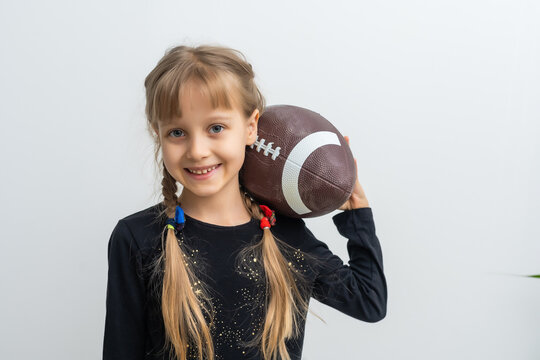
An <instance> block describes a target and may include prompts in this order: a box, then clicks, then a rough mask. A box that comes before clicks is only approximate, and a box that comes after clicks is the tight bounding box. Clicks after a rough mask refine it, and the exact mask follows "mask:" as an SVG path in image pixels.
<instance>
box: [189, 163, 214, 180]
mask: <svg viewBox="0 0 540 360" xmlns="http://www.w3.org/2000/svg"><path fill="white" fill-rule="evenodd" d="M220 166H221V164H217V165H212V166H208V167H196V168H184V170H185V171H186V172H187V173H188V174H189V175H190V176H191V177H193V178H195V179H199V180H200V179H207V178H209V177H210V176H212V174H214V173H215V172H216V170H217V169H218V168H219V167H220Z"/></svg>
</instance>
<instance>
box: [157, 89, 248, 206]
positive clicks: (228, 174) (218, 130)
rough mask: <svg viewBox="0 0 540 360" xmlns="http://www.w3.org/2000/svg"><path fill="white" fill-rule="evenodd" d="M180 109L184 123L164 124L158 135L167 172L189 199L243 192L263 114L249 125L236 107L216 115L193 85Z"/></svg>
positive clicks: (219, 111)
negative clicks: (242, 177) (243, 174)
mask: <svg viewBox="0 0 540 360" xmlns="http://www.w3.org/2000/svg"><path fill="white" fill-rule="evenodd" d="M180 106H181V109H182V117H181V118H175V119H173V121H172V122H171V123H170V124H167V125H162V124H160V126H159V130H158V131H157V133H158V136H159V138H160V141H161V147H162V154H163V162H164V164H165V167H166V168H167V170H168V171H169V173H170V174H171V175H172V176H173V178H175V179H176V180H177V181H178V182H180V183H181V184H182V185H183V186H184V190H183V192H186V191H187V192H189V193H191V194H189V195H193V196H195V197H210V196H212V195H215V194H220V193H221V194H223V192H226V191H236V192H237V191H238V189H239V179H238V172H239V171H240V169H241V167H242V165H243V163H244V158H245V150H246V149H245V147H246V145H251V144H253V143H254V142H255V140H256V138H257V122H258V116H259V111H258V110H255V111H254V112H253V114H252V115H251V116H250V118H249V119H246V118H245V116H244V115H243V113H242V112H241V111H240V109H239V108H238V107H236V106H235V107H234V108H233V109H232V110H227V109H222V108H217V109H212V108H211V104H210V101H209V99H207V98H206V97H205V96H204V95H203V94H201V92H200V91H199V88H198V86H197V85H196V84H193V83H192V85H191V86H188V87H186V88H185V91H184V93H183V95H182V97H181V98H180ZM190 170H191V171H190ZM194 172H196V173H194Z"/></svg>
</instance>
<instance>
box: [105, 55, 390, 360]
mask: <svg viewBox="0 0 540 360" xmlns="http://www.w3.org/2000/svg"><path fill="white" fill-rule="evenodd" d="M145 88H146V101H147V103H146V116H147V118H148V129H149V131H150V133H151V134H152V136H153V138H154V140H155V144H156V151H155V160H156V161H157V162H158V163H159V165H160V168H162V171H163V180H162V182H161V184H162V193H163V201H161V202H160V203H158V204H156V205H154V206H151V207H149V208H147V209H144V210H142V211H139V212H136V213H134V214H132V215H129V216H127V217H125V218H123V219H121V220H119V221H118V223H117V225H116V227H115V228H114V230H113V232H112V235H111V237H110V240H109V244H108V262H109V269H108V283H107V299H106V308H107V310H106V317H105V335H104V347H103V358H104V359H105V360H112V359H121V360H138V359H169V358H176V359H181V360H186V359H200V360H202V359H221V360H238V359H272V360H275V359H287V360H290V359H300V357H301V353H302V345H303V336H304V328H305V320H306V315H307V311H308V304H309V300H310V298H311V297H313V298H315V299H317V300H318V301H320V302H322V303H324V304H327V305H329V306H331V307H333V308H335V309H337V310H339V311H341V312H343V313H345V314H348V315H350V316H352V317H354V318H357V319H359V320H363V321H367V322H376V321H379V320H381V319H383V318H384V317H385V315H386V301H387V288H386V279H385V276H384V272H383V259H382V252H381V247H380V243H379V240H378V238H377V236H376V235H375V224H374V221H373V214H372V210H371V208H370V207H369V204H368V202H367V199H366V197H365V194H364V192H363V189H362V187H361V186H360V183H359V182H358V180H357V182H356V185H355V188H354V191H353V194H352V195H351V197H350V199H349V200H348V201H347V202H346V203H345V204H343V206H341V207H340V210H343V211H342V212H340V213H339V214H337V215H335V216H334V217H333V218H332V219H333V222H334V223H335V225H336V227H337V230H338V232H339V233H340V234H341V235H343V236H345V237H346V238H348V243H347V250H348V253H349V256H350V260H349V265H344V263H343V261H342V260H341V259H340V258H339V257H338V256H336V255H334V254H332V252H330V250H329V249H328V246H327V245H326V244H325V243H324V242H322V241H319V240H318V239H316V238H315V236H314V235H313V234H312V233H311V232H310V230H309V229H308V228H307V227H306V225H305V223H304V221H303V220H302V219H297V218H289V217H286V216H283V215H280V214H279V213H278V214H274V213H273V211H272V209H269V208H268V207H267V206H265V205H264V204H259V203H257V201H256V200H255V199H253V198H252V197H251V195H250V194H249V193H248V192H247V191H246V190H245V189H244V188H243V186H242V185H241V184H240V183H239V175H238V173H239V171H240V169H241V167H242V164H243V161H244V156H245V149H246V146H249V145H251V144H253V143H254V142H255V140H256V138H257V123H258V119H259V116H260V115H261V114H262V113H263V111H264V108H265V100H264V98H263V96H262V95H261V93H260V91H259V89H258V88H257V86H256V85H255V83H254V73H253V69H252V67H251V65H250V64H249V63H248V62H247V61H246V59H245V57H244V56H243V55H242V54H241V53H240V52H238V51H236V50H233V49H229V48H225V47H220V46H198V47H195V48H192V47H187V46H178V47H175V48H172V49H170V50H168V51H167V52H166V54H165V56H164V57H163V58H162V59H161V60H160V61H159V62H158V64H157V66H156V67H155V68H154V69H153V70H152V71H151V72H150V74H148V76H147V77H146V80H145ZM347 141H349V140H348V138H347ZM160 155H161V159H159V157H160ZM177 183H180V184H182V191H181V193H180V194H179V195H178V188H177Z"/></svg>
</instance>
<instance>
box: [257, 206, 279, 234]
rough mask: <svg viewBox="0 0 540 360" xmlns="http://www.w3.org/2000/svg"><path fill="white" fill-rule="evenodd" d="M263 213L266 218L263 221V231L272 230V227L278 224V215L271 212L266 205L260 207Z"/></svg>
mask: <svg viewBox="0 0 540 360" xmlns="http://www.w3.org/2000/svg"><path fill="white" fill-rule="evenodd" d="M259 207H260V208H261V210H262V212H263V213H264V215H265V216H264V217H263V218H262V219H261V229H263V230H264V229H270V227H271V226H273V225H274V224H275V223H276V213H275V211H273V210H271V209H270V208H269V207H268V206H265V205H259Z"/></svg>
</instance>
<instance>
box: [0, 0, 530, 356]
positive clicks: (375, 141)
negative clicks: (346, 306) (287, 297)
mask: <svg viewBox="0 0 540 360" xmlns="http://www.w3.org/2000/svg"><path fill="white" fill-rule="evenodd" d="M538 19H540V5H539V3H538V2H537V1H533V0H529V1H525V0H517V1H516V0H506V1H486V0H484V1H482V0H467V1H464V0H457V1H398V0H390V1H382V2H356V3H355V2H351V1H331V2H330V1H326V2H322V1H319V2H313V1H282V0H278V1H267V2H260V1H190V2H187V1H185V2H180V1H140V0H137V1H117V2H111V1H99V0H94V1H85V2H74V1H67V0H66V1H59V0H50V1H20V2H18V1H3V2H2V3H1V5H0V46H1V56H0V99H1V106H0V119H1V122H0V124H1V125H0V126H1V132H0V134H1V135H0V136H1V139H0V146H1V151H0V154H1V156H2V159H1V161H2V171H1V173H2V175H1V186H0V192H1V199H2V206H1V219H2V236H1V239H2V241H1V244H2V246H1V250H0V264H1V275H0V276H1V279H2V281H1V284H2V296H1V299H0V305H1V306H0V314H1V320H0V331H1V334H0V336H1V338H2V346H1V347H0V358H2V359H34V358H39V359H98V358H100V357H101V351H102V341H103V330H104V318H105V290H106V280H107V278H106V276H107V242H108V239H109V236H110V234H111V232H112V229H113V227H114V225H115V224H116V222H117V221H118V219H120V218H122V217H124V216H126V215H129V214H131V213H133V212H136V211H138V210H141V209H143V208H146V207H148V206H151V205H153V204H155V203H156V202H158V201H159V200H160V199H159V193H160V191H159V181H160V179H159V177H158V174H156V172H155V167H154V165H153V159H152V143H151V139H150V137H149V136H148V134H147V133H146V132H145V121H146V120H145V118H144V101H145V100H144V87H143V81H144V77H145V76H146V74H147V73H148V72H149V71H150V70H151V69H152V68H153V67H154V66H155V64H156V62H157V61H158V59H159V58H160V57H161V56H162V55H163V54H164V52H165V50H166V49H167V48H169V47H172V46H174V45H179V44H182V43H185V44H188V45H198V44H202V43H215V44H221V45H226V46H230V47H233V48H236V49H238V50H240V51H242V52H243V53H244V54H245V55H246V57H247V58H248V60H249V61H250V63H251V64H252V65H253V67H254V70H255V72H256V74H257V78H256V79H257V83H258V84H259V85H260V87H261V90H262V92H263V94H264V95H265V97H266V99H267V102H268V104H293V105H297V106H302V107H306V108H309V109H312V110H315V111H317V112H319V113H320V114H322V115H323V116H325V117H326V118H327V119H329V120H330V121H331V122H332V123H334V125H335V126H336V127H337V128H338V129H339V130H340V131H341V132H342V133H343V134H344V135H349V136H350V145H351V147H352V149H353V153H354V155H355V156H356V158H357V160H358V167H359V179H360V183H361V184H362V186H363V188H364V190H365V191H366V195H367V198H368V200H369V202H370V205H371V208H372V209H373V213H374V218H375V224H376V229H377V235H378V237H379V240H380V242H381V245H382V249H383V257H384V265H385V271H386V276H387V282H388V291H389V301H388V313H387V316H386V318H385V319H384V320H382V321H381V322H378V323H374V324H370V323H364V322H361V321H358V320H355V319H353V318H350V317H348V316H346V315H344V314H342V313H339V312H338V311H336V310H334V309H332V308H329V307H327V306H326V305H322V304H320V303H318V302H316V301H315V300H312V302H311V304H312V309H313V310H314V311H315V312H316V313H317V314H319V315H321V316H322V317H323V318H324V319H325V320H326V322H327V324H324V323H322V322H321V321H320V320H319V319H317V318H316V317H314V316H312V315H310V317H309V318H308V323H307V328H306V338H305V343H304V352H303V354H304V358H305V359H309V360H316V359H440V360H446V359H448V360H449V359H491V360H499V359H500V360H503V359H504V360H506V359H530V360H533V359H538V358H539V357H540V342H539V341H538V334H540V311H539V308H538V304H539V303H540V279H533V278H528V277H523V276H520V275H527V274H538V273H540V259H539V255H540V241H539V235H540V230H539V227H538V225H537V224H538V222H537V220H538V218H539V215H540V205H539V203H540V191H539V186H538V184H539V183H540V145H539V140H538V139H539V138H540V125H539V120H540V106H539V101H538V99H539V97H540V70H539V64H540V28H539V25H538V24H539V22H538ZM336 213H337V212H336ZM332 215H334V213H332V214H329V215H326V216H324V217H321V218H317V219H308V220H307V221H306V222H307V224H308V226H309V227H310V229H311V230H312V231H313V232H314V233H315V235H316V236H317V237H318V238H319V239H321V240H323V241H325V242H327V243H328V245H329V247H330V249H331V250H332V251H334V253H336V254H337V255H339V256H340V257H341V258H342V259H343V260H344V261H345V262H346V261H348V255H347V251H346V247H345V245H346V239H344V238H343V237H341V236H340V235H339V234H338V233H337V231H336V230H335V227H334V225H333V223H332V220H331V216H332ZM278 221H279V219H278Z"/></svg>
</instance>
